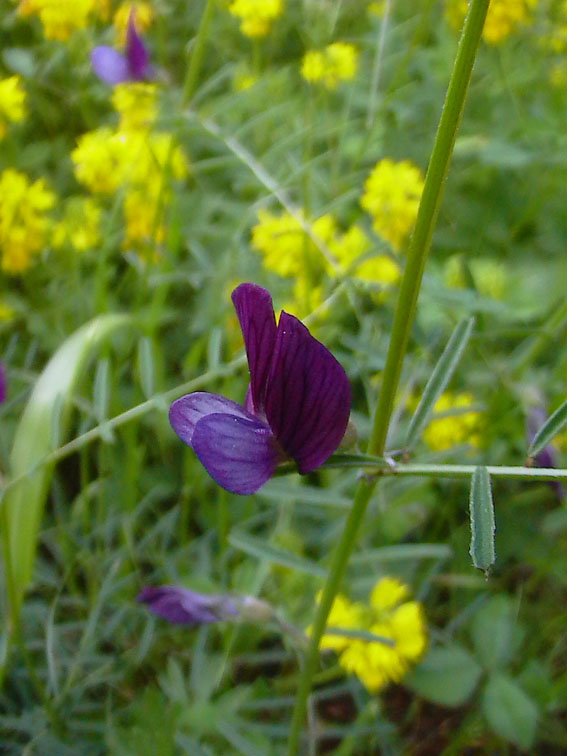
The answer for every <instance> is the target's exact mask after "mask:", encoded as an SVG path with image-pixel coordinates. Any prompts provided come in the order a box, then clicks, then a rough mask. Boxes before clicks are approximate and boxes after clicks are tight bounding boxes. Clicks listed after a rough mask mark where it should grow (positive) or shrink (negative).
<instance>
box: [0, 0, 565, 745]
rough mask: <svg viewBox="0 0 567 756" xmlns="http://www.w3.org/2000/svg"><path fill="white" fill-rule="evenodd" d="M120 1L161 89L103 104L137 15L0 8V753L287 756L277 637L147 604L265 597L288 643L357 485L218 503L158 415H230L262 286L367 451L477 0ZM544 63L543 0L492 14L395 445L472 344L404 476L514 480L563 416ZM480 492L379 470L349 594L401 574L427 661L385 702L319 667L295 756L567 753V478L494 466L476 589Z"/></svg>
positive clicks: (288, 695) (554, 83)
mask: <svg viewBox="0 0 567 756" xmlns="http://www.w3.org/2000/svg"><path fill="white" fill-rule="evenodd" d="M135 5H136V6H137V7H136V10H135V19H136V25H137V28H138V30H139V31H140V33H142V34H143V37H144V40H145V42H146V44H147V46H148V48H149V50H150V54H151V61H152V65H153V66H154V69H155V70H154V78H153V80H152V81H151V82H147V83H137V84H125V85H121V86H119V87H116V88H113V87H111V86H108V85H106V84H104V83H103V82H101V81H99V80H98V79H97V78H96V76H95V75H94V73H93V71H92V68H91V65H90V60H89V53H90V51H91V50H92V49H93V47H94V46H95V45H99V44H108V45H112V46H115V47H116V48H117V49H119V50H120V49H122V48H123V45H124V30H125V28H126V23H127V20H128V17H129V14H130V11H131V8H130V4H128V5H124V4H123V5H121V6H118V5H117V4H116V3H112V2H111V1H110V0H108V1H107V2H103V0H99V2H96V1H95V0H75V2H74V3H69V5H68V6H67V4H66V3H63V2H61V3H52V2H48V0H23V1H22V2H20V3H19V4H18V3H15V2H11V1H9V0H0V9H1V11H2V13H1V21H0V48H1V51H2V52H1V56H0V135H1V140H0V267H1V269H2V271H1V273H0V286H1V290H0V338H1V343H2V347H1V351H0V355H1V359H2V363H3V365H4V369H5V373H6V379H7V398H6V400H5V401H4V403H3V404H2V405H1V406H0V418H1V419H0V470H1V471H2V478H1V481H2V484H3V488H4V492H3V495H4V499H3V502H2V505H1V506H2V510H1V519H0V522H1V527H2V538H3V541H2V543H3V548H2V553H3V557H4V566H5V569H4V572H3V576H2V585H1V587H2V594H3V596H2V597H3V606H4V607H5V608H4V611H3V613H2V616H3V618H4V620H3V623H4V626H3V636H2V645H1V648H0V657H1V659H0V660H1V662H2V669H3V676H2V688H1V690H0V701H1V712H2V713H1V714H0V732H1V733H2V736H1V738H0V753H2V754H4V753H5V754H20V753H25V754H45V755H46V756H47V754H49V755H50V756H53V755H54V754H57V756H64V755H65V754H73V756H80V755H82V754H85V755H87V754H89V756H90V755H91V754H103V753H111V754H116V755H120V756H126V755H128V756H134V755H135V756H144V755H145V754H148V756H149V754H160V756H162V755H163V756H168V755H169V754H171V755H172V756H173V754H191V756H200V755H201V754H202V755H203V756H208V755H209V754H215V755H221V754H245V755H246V756H271V755H272V754H273V755H274V756H275V755H276V754H283V753H285V750H286V738H287V734H288V728H289V720H290V714H291V708H292V706H293V702H294V694H295V692H296V689H297V680H298V670H299V663H300V660H301V654H300V649H298V647H297V644H296V641H295V640H294V636H293V635H290V634H289V633H286V632H282V629H281V626H280V625H277V624H275V623H273V622H269V623H246V624H233V623H219V624H214V625H210V626H209V625H203V626H201V627H197V628H187V627H174V626H171V625H169V624H168V623H166V622H164V621H163V620H158V619H156V618H155V617H152V616H151V615H150V614H149V613H148V612H147V610H146V608H145V607H143V606H141V605H139V604H137V603H136V602H135V598H136V596H137V594H138V593H139V591H140V589H141V588H142V587H144V586H146V585H148V584H152V585H154V584H155V585H158V584H164V583H165V584H177V585H183V586H185V587H189V588H191V589H193V590H196V591H201V592H205V593H209V592H212V593H225V592H235V593H238V594H245V595H253V596H258V597H261V598H262V599H264V600H265V601H267V602H269V603H270V604H271V605H273V606H274V607H275V608H276V609H277V611H278V614H279V616H280V617H281V618H282V619H283V620H284V621H285V622H287V623H292V624H293V625H294V626H295V627H297V628H301V629H303V630H305V629H306V628H308V626H309V625H310V623H311V622H312V620H313V608H314V604H315V601H316V596H317V594H318V592H319V591H320V589H321V587H322V584H323V580H324V577H325V574H326V569H327V567H328V563H329V553H330V551H331V549H332V546H333V545H334V544H335V543H336V541H337V539H338V538H339V536H340V534H341V531H342V528H343V523H344V518H345V513H346V511H347V510H348V509H349V507H350V506H351V501H352V493H353V490H354V487H355V485H356V481H357V479H358V476H359V474H360V471H359V469H357V468H342V469H323V470H320V471H316V472H314V473H312V474H310V475H309V476H306V477H300V476H298V475H295V474H292V475H288V476H285V477H283V476H282V477H276V478H274V479H273V480H271V481H270V482H269V483H268V484H267V485H266V486H265V487H264V488H262V489H261V490H260V491H259V492H258V493H257V494H256V495H254V496H251V497H239V496H235V495H233V494H229V493H227V492H226V491H223V490H222V489H220V488H219V487H218V486H217V485H216V484H215V483H214V481H212V480H211V479H210V478H209V476H208V475H207V473H206V471H205V470H204V469H203V468H202V466H201V465H200V463H199V462H198V460H197V459H196V458H195V455H194V454H193V453H192V452H191V450H189V449H187V448H186V447H185V446H184V445H183V444H181V442H180V441H179V440H178V439H177V437H176V436H175V434H174V433H173V431H172V430H171V428H170V426H169V424H168V422H167V409H168V405H169V403H170V401H171V400H172V399H173V398H176V397H177V396H179V395H181V394H182V393H186V392H188V391H191V390H200V389H204V390H209V391H215V392H218V393H221V394H223V395H226V396H229V397H231V398H233V399H235V400H237V401H242V399H243V397H244V395H245V392H246V387H247V382H248V375H247V371H246V368H245V363H244V360H243V359H242V357H241V352H242V339H241V335H240V331H239V328H238V323H237V320H236V317H235V314H234V311H233V308H232V305H231V303H230V292H231V291H232V289H233V288H234V287H235V286H236V285H237V284H238V283H240V282H241V281H254V282H256V283H259V284H261V285H263V286H266V287H267V288H269V289H270V291H271V292H272V295H273V298H274V303H275V306H276V310H279V309H281V308H282V307H283V308H285V309H286V310H288V311H290V312H293V313H295V314H296V315H298V316H299V317H301V318H307V320H308V322H309V325H310V328H311V330H312V332H313V333H314V334H315V335H316V337H317V338H319V339H320V340H321V341H323V343H325V344H326V345H327V346H328V347H329V348H330V349H331V350H332V351H333V353H334V354H335V356H336V357H337V358H338V359H339V360H340V362H341V363H342V365H343V366H344V368H345V370H346V372H347V374H348V376H349V379H350V382H351V387H352V392H353V408H352V419H353V421H354V423H355V425H356V428H357V432H358V437H359V445H360V449H362V450H364V449H365V439H366V438H367V437H368V434H369V430H370V421H369V417H370V416H371V414H372V411H373V408H374V406H375V402H376V396H377V393H378V391H379V387H380V378H381V372H382V369H383V366H384V361H385V356H386V350H387V347H388V341H389V334H390V330H391V325H392V317H393V311H394V306H395V302H396V294H397V288H398V283H399V277H400V271H401V270H402V268H403V265H404V259H405V258H404V254H405V250H406V247H407V242H408V237H409V233H410V231H411V227H412V225H413V222H414V220H415V214H416V211H417V205H418V201H419V196H420V193H421V188H422V182H423V176H424V174H425V171H426V169H427V164H428V159H429V156H430V153H431V148H432V145H433V139H434V134H435V130H436V127H437V123H438V119H439V114H440V110H441V106H442V103H443V98H444V95H445V91H446V87H447V82H448V80H449V76H450V73H451V70H452V66H453V61H454V57H455V51H456V46H457V41H458V29H459V28H460V25H461V24H462V20H463V16H464V10H465V8H464V6H466V3H464V2H463V3H461V2H459V0H455V1H453V0H448V2H447V3H443V2H441V1H437V0H427V1H426V2H423V3H414V2H410V1H409V0H408V1H406V0H393V1H392V2H388V1H387V0H386V2H382V3H368V2H365V1H364V0H349V1H348V2H343V3H341V2H330V0H303V1H301V0H287V2H286V3H285V4H284V3H283V2H282V3H281V4H280V3H279V2H277V1H276V0H272V2H268V0H264V2H263V3H259V4H257V3H255V2H253V0H248V2H246V1H245V0H235V2H233V3H228V2H226V3H223V2H220V0H219V2H218V3H215V2H208V3H206V4H205V3H185V2H176V1H175V0H162V1H161V2H158V1H157V0H156V2H154V3H151V4H149V3H144V2H141V3H136V4H135ZM262 9H263V10H262ZM203 14H204V15H203ZM199 30H200V31H199ZM335 43H341V45H340V46H339V47H334V48H333V49H332V50H329V48H328V47H327V46H329V45H333V44H335ZM566 50H567V6H566V5H565V3H564V2H554V0H539V2H538V0H525V2H521V1H519V0H516V2H512V0H493V2H492V3H491V7H490V10H489V16H488V19H487V24H486V27H485V33H484V40H483V43H482V44H481V48H480V51H479V55H478V59H477V62H476V64H475V71H474V75H473V80H472V84H471V89H470V92H469V98H468V102H467V107H466V110H465V118H464V121H463V124H462V127H461V130H460V132H459V137H458V140H457V143H456V145H455V152H454V159H453V164H452V168H451V171H450V174H449V179H448V181H447V185H446V188H445V195H444V200H443V205H442V209H441V214H440V218H439V222H438V227H437V231H436V233H435V237H434V241H433V248H432V254H431V258H430V261H429V263H428V266H427V269H426V272H425V277H424V282H423V286H422V291H421V295H420V299H419V305H418V312H417V319H416V323H415V327H414V330H413V335H412V340H411V344H410V349H409V352H408V355H407V358H406V360H405V363H404V369H403V374H402V379H401V384H400V388H399V392H398V397H397V401H396V407H395V412H394V418H393V422H392V425H391V428H390V436H389V440H388V449H389V450H398V449H401V448H403V447H404V445H405V442H406V437H407V433H408V426H409V423H410V420H411V417H412V414H413V413H414V411H415V408H416V406H417V403H418V401H419V398H420V396H421V395H422V392H423V389H424V387H425V385H426V383H427V380H428V378H429V377H430V375H431V373H432V370H433V368H434V366H435V365H436V363H437V362H438V360H439V358H440V356H441V354H442V352H443V349H444V347H445V345H446V344H447V342H448V340H449V337H450V335H451V333H452V332H453V329H454V328H455V326H456V325H457V324H458V323H459V322H460V321H461V320H462V318H463V317H466V318H469V317H474V329H473V332H472V336H471V338H470V340H469V342H468V345H467V347H466V349H465V351H464V354H463V356H462V358H461V360H460V363H459V366H458V368H457V370H456V372H455V374H454V375H453V376H452V378H451V381H450V384H449V386H448V387H447V389H446V391H445V392H444V394H443V395H442V396H441V398H440V399H439V401H438V403H437V405H436V408H435V415H434V417H433V419H432V420H431V422H430V423H429V424H428V426H427V427H426V428H425V430H424V432H423V434H422V435H421V437H420V438H419V440H418V442H417V443H416V446H415V448H414V449H413V451H412V460H414V461H416V462H420V463H459V464H467V465H478V464H482V465H484V464H488V465H523V464H524V462H525V460H526V455H527V449H528V440H527V435H526V434H527V430H526V425H527V420H528V418H529V417H530V415H531V414H533V411H534V408H537V409H539V410H544V411H545V412H549V413H551V412H552V411H553V410H555V409H556V408H557V407H559V406H560V405H561V404H562V402H564V401H565V375H566V374H567V372H566V371H567V351H566V350H565V336H566V325H567V304H566V301H565V291H566V290H567V265H566V263H565V244H566V239H567V215H566V214H565V182H566V160H565V154H566V148H567V140H566V136H565V125H564V122H565V107H566V105H567V67H566V65H565V51H566ZM313 51H315V52H316V53H317V54H316V55H315V56H313ZM308 53H311V57H307V58H306V57H305V56H306V54H308ZM317 56H319V57H317ZM369 176H372V177H373V179H371V180H369ZM69 339H70V340H69ZM62 345H63V346H62ZM50 359H51V360H52V361H51V362H50V363H49V367H48V368H46V365H47V364H48V362H49V360H50ZM34 387H35V390H34ZM32 392H33V393H32ZM553 443H554V449H555V455H556V458H555V460H554V461H555V465H556V466H557V467H560V468H564V467H566V461H567V440H566V435H565V432H564V431H563V432H562V433H559V435H557V436H556V437H555V439H554V442H553ZM55 463H56V464H55ZM468 489H469V483H468V481H466V480H458V479H449V478H433V477H423V476H422V477H413V476H412V477H410V476H407V477H406V476H393V475H391V476H388V477H387V478H386V479H385V480H384V481H382V483H381V485H380V486H379V487H378V488H377V489H376V493H375V495H374V496H373V498H372V500H371V502H370V506H369V509H368V512H367V514H366V519H365V521H364V527H363V529H362V533H361V535H360V537H359V540H358V543H357V545H356V548H355V551H354V554H353V556H352V558H351V560H350V563H349V567H348V571H347V575H346V578H345V581H344V585H343V586H342V588H341V591H342V593H343V595H344V596H348V597H349V600H351V601H353V602H362V603H363V604H365V605H367V604H368V597H369V595H370V593H371V591H372V589H373V587H374V586H375V585H376V584H377V583H379V581H380V579H381V578H383V577H385V576H388V577H393V578H397V579H398V580H400V581H402V582H403V583H404V584H406V585H407V586H408V587H409V589H411V594H412V596H414V597H415V599H416V600H417V601H419V602H420V603H421V604H422V607H423V611H424V616H425V618H426V624H427V635H428V648H427V651H426V652H425V653H424V654H423V655H422V656H421V658H420V660H419V662H418V663H417V664H415V665H412V669H411V671H409V672H408V674H407V675H405V676H403V679H400V680H397V681H395V683H393V684H390V685H384V686H383V687H381V689H380V690H378V691H374V690H368V688H367V687H366V686H365V684H364V681H363V680H361V679H359V677H357V675H355V674H349V672H348V670H347V669H345V668H344V665H343V666H341V663H340V659H339V657H338V656H337V655H335V654H334V653H333V652H332V651H331V652H325V653H324V654H323V656H322V665H321V670H320V671H319V673H318V675H317V677H316V687H315V690H314V694H313V697H312V705H311V707H310V716H309V721H308V727H307V732H308V740H307V741H306V745H305V748H306V749H309V750H306V751H305V752H309V753H312V754H315V753H335V754H337V755H338V756H346V755H347V754H370V753H376V754H378V753H379V754H404V753H408V754H416V755H417V756H426V754H446V755H447V756H449V754H461V753H463V754H487V753H502V754H508V753H511V754H512V753H521V752H532V753H534V752H538V753H546V754H561V753H565V749H566V748H567V727H566V724H565V722H566V719H565V715H566V711H567V678H566V676H565V674H564V670H565V662H566V654H567V631H566V627H565V613H564V607H565V603H566V601H567V567H566V563H565V547H566V545H567V514H566V511H565V494H564V491H563V490H562V489H561V488H560V487H557V486H556V487H555V488H554V487H553V486H552V485H550V484H548V483H545V482H539V483H538V482H526V481H522V480H505V479H501V478H497V477H495V478H493V496H494V502H495V511H496V555H497V560H496V563H495V565H494V567H493V568H492V570H491V571H490V574H489V576H488V578H486V577H485V575H484V574H483V573H482V572H479V571H478V570H476V569H475V568H474V567H473V565H472V564H471V557H470V554H469V543H470V523H469V515H468V509H469V491H468ZM24 589H25V595H24ZM20 603H21V622H18V621H17V620H18V615H19V612H18V609H19V607H20Z"/></svg>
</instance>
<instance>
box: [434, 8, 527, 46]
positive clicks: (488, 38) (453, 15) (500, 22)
mask: <svg viewBox="0 0 567 756" xmlns="http://www.w3.org/2000/svg"><path fill="white" fill-rule="evenodd" d="M536 5H537V0H492V1H491V3H490V6H489V8H488V13H487V15H486V22H485V24H484V30H483V32H482V36H483V39H484V41H485V42H487V43H488V44H489V45H498V44H500V42H503V41H504V40H505V39H506V37H509V36H510V34H513V33H514V32H515V31H517V29H518V28H519V27H521V26H524V25H526V24H529V23H531V21H532V18H531V15H530V11H531V9H532V8H534V7H535V6H536ZM467 7H468V0H448V2H447V6H446V11H445V14H446V17H447V20H448V22H449V24H450V26H451V27H452V28H453V29H460V27H461V26H462V23H463V20H464V18H465V15H466V12H467Z"/></svg>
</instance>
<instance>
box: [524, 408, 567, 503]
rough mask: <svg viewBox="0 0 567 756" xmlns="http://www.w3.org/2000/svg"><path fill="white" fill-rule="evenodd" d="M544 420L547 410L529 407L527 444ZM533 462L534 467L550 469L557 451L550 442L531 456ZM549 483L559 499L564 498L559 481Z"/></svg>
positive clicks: (555, 460)
mask: <svg viewBox="0 0 567 756" xmlns="http://www.w3.org/2000/svg"><path fill="white" fill-rule="evenodd" d="M546 420H547V412H546V411H545V410H544V409H543V407H530V409H529V411H528V416H527V418H526V435H527V437H528V446H529V444H531V442H532V441H533V440H534V438H535V435H536V433H537V432H538V431H539V429H540V428H541V427H542V425H543V424H544V423H545V421H546ZM533 462H534V464H535V466H536V467H547V468H551V469H552V468H554V467H557V452H556V450H555V448H554V447H553V446H552V445H551V444H548V445H547V446H544V448H543V449H542V450H541V451H540V452H539V453H538V454H536V456H535V457H534V458H533ZM550 485H551V487H552V488H553V490H554V491H555V493H556V494H557V496H558V498H559V499H564V498H565V491H564V489H563V486H562V485H561V483H559V481H557V480H554V481H552V482H551V483H550Z"/></svg>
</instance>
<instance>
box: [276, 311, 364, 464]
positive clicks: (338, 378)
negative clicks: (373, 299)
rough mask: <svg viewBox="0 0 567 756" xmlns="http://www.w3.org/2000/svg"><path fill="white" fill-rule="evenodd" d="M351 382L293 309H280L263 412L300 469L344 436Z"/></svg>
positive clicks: (316, 460)
mask: <svg viewBox="0 0 567 756" xmlns="http://www.w3.org/2000/svg"><path fill="white" fill-rule="evenodd" d="M349 415H350V386H349V382H348V378H347V376H346V373H345V371H344V370H343V368H342V366H341V365H340V363H338V362H337V360H336V359H335V358H334V357H333V355H332V354H331V353H330V352H329V350H328V349H327V348H326V347H324V346H323V344H321V343H320V342H319V341H317V339H315V338H313V336H311V334H310V333H309V331H308V330H307V328H306V327H305V326H304V325H303V323H301V322H300V321H299V320H298V319H297V318H295V317H294V316H293V315H288V314H287V313H286V312H282V314H281V316H280V321H279V324H278V333H277V340H276V346H275V350H274V356H273V361H272V368H271V372H270V375H269V378H268V386H267V391H266V416H267V418H268V422H269V424H270V427H271V429H272V431H273V433H274V435H275V437H276V438H277V440H278V442H279V443H280V445H281V447H282V448H283V450H284V451H285V452H286V453H287V454H289V456H290V457H292V458H293V459H294V460H295V461H296V462H297V466H298V468H299V472H301V473H307V472H310V471H311V470H314V469H315V468H316V467H319V465H321V464H323V462H324V461H325V460H326V459H328V457H330V455H331V454H332V453H333V452H334V451H335V450H336V449H337V447H338V446H339V444H340V443H341V441H342V438H343V436H344V433H345V430H346V427H347V424H348V419H349Z"/></svg>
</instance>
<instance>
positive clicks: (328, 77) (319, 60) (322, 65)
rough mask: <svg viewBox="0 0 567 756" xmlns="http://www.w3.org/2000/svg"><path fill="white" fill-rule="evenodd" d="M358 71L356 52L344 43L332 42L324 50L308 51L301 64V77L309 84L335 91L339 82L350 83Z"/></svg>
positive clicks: (351, 46)
mask: <svg viewBox="0 0 567 756" xmlns="http://www.w3.org/2000/svg"><path fill="white" fill-rule="evenodd" d="M357 69H358V51H357V49H356V47H354V45H349V44H348V43H346V42H333V43H332V44H330V45H328V46H327V47H325V49H324V50H310V51H309V52H307V53H305V55H304V56H303V60H302V62H301V75H302V76H303V78H304V79H305V80H306V81H308V82H309V83H310V84H322V85H323V86H324V87H325V88H326V89H336V88H337V87H338V85H339V84H340V82H341V81H350V80H351V79H354V77H355V76H356V71H357Z"/></svg>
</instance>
